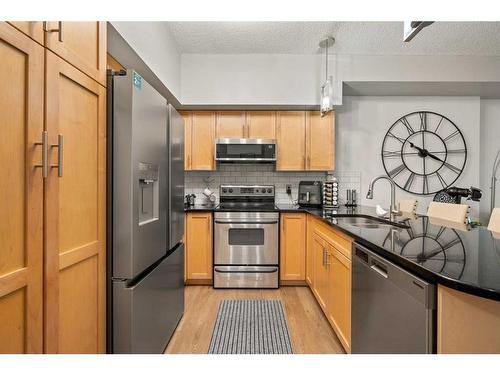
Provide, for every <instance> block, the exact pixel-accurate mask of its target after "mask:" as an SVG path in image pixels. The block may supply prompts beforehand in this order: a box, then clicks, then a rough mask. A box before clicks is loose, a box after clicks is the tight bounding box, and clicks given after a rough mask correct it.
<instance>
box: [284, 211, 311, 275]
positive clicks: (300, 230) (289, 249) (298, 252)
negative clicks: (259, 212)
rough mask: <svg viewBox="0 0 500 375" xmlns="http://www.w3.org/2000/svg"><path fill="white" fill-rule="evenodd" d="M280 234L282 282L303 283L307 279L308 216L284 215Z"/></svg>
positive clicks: (299, 214)
mask: <svg viewBox="0 0 500 375" xmlns="http://www.w3.org/2000/svg"><path fill="white" fill-rule="evenodd" d="M280 232H281V233H280V238H281V241H280V280H281V281H297V282H300V281H302V282H303V281H305V277H306V214H302V213H285V214H282V215H281V220H280Z"/></svg>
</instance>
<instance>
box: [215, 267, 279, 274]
mask: <svg viewBox="0 0 500 375" xmlns="http://www.w3.org/2000/svg"><path fill="white" fill-rule="evenodd" d="M214 271H215V272H219V273H275V272H278V268H277V267H275V268H273V269H266V270H221V269H219V268H217V267H215V268H214Z"/></svg>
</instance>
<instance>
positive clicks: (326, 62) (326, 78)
mask: <svg viewBox="0 0 500 375" xmlns="http://www.w3.org/2000/svg"><path fill="white" fill-rule="evenodd" d="M325 56H326V59H325V60H326V61H325V65H326V72H325V73H326V77H325V80H328V39H327V40H326V54H325Z"/></svg>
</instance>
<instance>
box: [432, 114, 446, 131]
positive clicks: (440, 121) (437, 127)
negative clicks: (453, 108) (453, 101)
mask: <svg viewBox="0 0 500 375" xmlns="http://www.w3.org/2000/svg"><path fill="white" fill-rule="evenodd" d="M443 120H444V117H441V120H439V123H438V124H437V126H436V130H434V133H437V132H438V129H439V127H440V126H441V123H442V122H443Z"/></svg>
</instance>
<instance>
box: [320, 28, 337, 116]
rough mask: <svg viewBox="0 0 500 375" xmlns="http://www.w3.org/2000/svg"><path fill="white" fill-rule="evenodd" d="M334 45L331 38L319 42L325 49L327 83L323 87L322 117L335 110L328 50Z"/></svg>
mask: <svg viewBox="0 0 500 375" xmlns="http://www.w3.org/2000/svg"><path fill="white" fill-rule="evenodd" d="M334 43H335V39H334V38H333V37H331V36H330V37H328V38H326V39H323V40H322V41H321V42H319V46H320V48H324V49H325V83H323V84H322V85H321V99H320V100H321V101H320V111H321V117H323V116H324V115H326V114H327V113H328V112H331V111H332V110H333V78H332V76H329V75H328V48H329V47H331V46H333V44H334Z"/></svg>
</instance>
